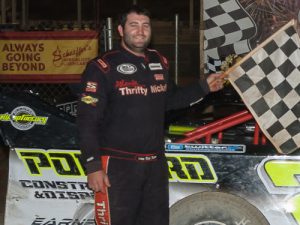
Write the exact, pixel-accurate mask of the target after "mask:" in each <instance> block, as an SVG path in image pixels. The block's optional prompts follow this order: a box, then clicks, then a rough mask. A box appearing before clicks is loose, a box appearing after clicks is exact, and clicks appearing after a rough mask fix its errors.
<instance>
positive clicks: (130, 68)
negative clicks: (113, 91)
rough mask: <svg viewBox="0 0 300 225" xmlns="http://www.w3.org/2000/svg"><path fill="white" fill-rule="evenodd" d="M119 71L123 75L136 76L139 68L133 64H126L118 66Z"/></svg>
mask: <svg viewBox="0 0 300 225" xmlns="http://www.w3.org/2000/svg"><path fill="white" fill-rule="evenodd" d="M117 71H118V72H119V73H122V74H126V75H130V74H134V73H135V72H136V71H137V68H136V66H135V65H133V64H130V63H124V64H121V65H118V66H117Z"/></svg>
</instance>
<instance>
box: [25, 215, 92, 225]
mask: <svg viewBox="0 0 300 225" xmlns="http://www.w3.org/2000/svg"><path fill="white" fill-rule="evenodd" d="M31 225H95V221H94V219H81V220H79V219H75V218H63V219H58V218H51V219H50V218H45V216H43V217H39V216H38V217H36V218H35V219H34V221H33V222H32V223H31Z"/></svg>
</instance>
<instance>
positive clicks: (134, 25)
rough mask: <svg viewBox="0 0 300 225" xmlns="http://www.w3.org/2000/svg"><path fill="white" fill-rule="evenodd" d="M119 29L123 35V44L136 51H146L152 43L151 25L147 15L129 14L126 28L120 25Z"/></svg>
mask: <svg viewBox="0 0 300 225" xmlns="http://www.w3.org/2000/svg"><path fill="white" fill-rule="evenodd" d="M118 31H119V33H120V36H121V37H122V44H123V45H125V47H127V48H129V49H130V50H131V51H133V52H134V53H137V54H140V53H144V51H145V49H146V48H147V46H148V45H149V43H150V39H151V25H150V19H149V17H147V16H144V15H138V14H136V13H130V14H128V15H127V20H126V23H125V26H124V28H123V27H122V26H120V25H119V27H118Z"/></svg>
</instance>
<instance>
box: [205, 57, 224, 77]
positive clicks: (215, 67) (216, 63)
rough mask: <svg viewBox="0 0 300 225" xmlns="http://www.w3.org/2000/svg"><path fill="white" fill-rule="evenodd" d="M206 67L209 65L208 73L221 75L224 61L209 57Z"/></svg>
mask: <svg viewBox="0 0 300 225" xmlns="http://www.w3.org/2000/svg"><path fill="white" fill-rule="evenodd" d="M206 65H207V70H208V73H219V72H221V71H222V69H221V66H222V60H221V59H214V58H212V57H209V56H208V60H207V64H206Z"/></svg>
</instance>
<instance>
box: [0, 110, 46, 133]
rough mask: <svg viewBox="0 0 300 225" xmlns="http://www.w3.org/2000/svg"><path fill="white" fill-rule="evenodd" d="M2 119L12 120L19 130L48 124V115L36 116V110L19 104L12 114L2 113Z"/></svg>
mask: <svg viewBox="0 0 300 225" xmlns="http://www.w3.org/2000/svg"><path fill="white" fill-rule="evenodd" d="M0 121H4V122H10V123H11V125H12V126H13V127H14V128H16V129H18V130H23V131H25V130H30V129H31V128H33V127H34V125H46V123H47V121H48V117H43V116H36V114H35V112H34V111H33V110H32V109H31V108H29V107H27V106H19V107H17V108H15V109H14V110H13V111H12V112H11V113H10V114H8V113H5V114H0Z"/></svg>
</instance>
